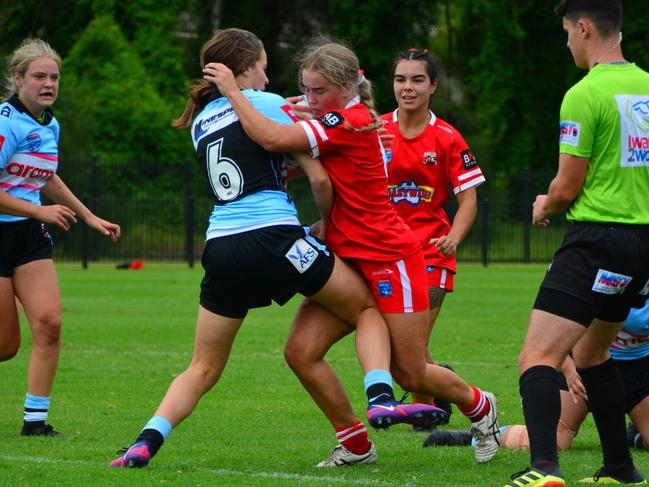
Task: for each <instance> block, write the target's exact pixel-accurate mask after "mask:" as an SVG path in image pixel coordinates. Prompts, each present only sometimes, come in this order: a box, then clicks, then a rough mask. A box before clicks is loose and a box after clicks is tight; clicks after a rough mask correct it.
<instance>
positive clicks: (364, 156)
mask: <svg viewBox="0 0 649 487" xmlns="http://www.w3.org/2000/svg"><path fill="white" fill-rule="evenodd" d="M371 123H372V117H371V115H370V113H369V111H368V110H367V108H366V107H365V105H363V104H362V103H359V101H358V99H355V100H352V101H351V102H350V103H349V104H348V105H347V106H346V107H345V108H344V109H342V110H338V111H331V112H328V113H325V114H324V115H323V116H322V117H320V118H317V119H316V118H314V119H311V120H304V121H301V122H299V125H300V126H301V127H302V128H303V129H304V131H305V132H306V134H307V136H308V138H309V143H310V145H311V156H312V157H313V158H319V159H320V161H321V162H322V164H323V165H324V167H325V169H326V170H327V173H328V174H329V178H330V179H331V183H332V185H333V187H334V190H335V192H336V197H335V200H334V206H333V209H332V212H331V217H330V220H329V222H328V224H327V228H326V241H327V244H328V245H329V246H330V247H331V248H332V249H333V250H334V252H336V253H337V254H338V255H339V256H341V257H350V258H357V259H365V260H374V261H379V262H389V261H395V260H399V259H403V258H405V257H408V256H410V255H413V254H414V253H416V252H418V251H420V245H419V242H418V240H417V237H416V236H415V235H414V233H413V232H412V231H411V230H410V228H409V227H408V225H406V224H405V223H404V221H403V220H402V219H401V218H400V217H399V215H397V212H396V211H395V208H394V206H393V205H392V203H390V198H389V197H388V178H387V172H386V167H385V152H384V150H383V146H382V145H381V142H380V140H379V137H378V133H377V131H376V130H366V131H356V130H353V128H356V129H358V128H363V127H367V126H368V125H369V124H371Z"/></svg>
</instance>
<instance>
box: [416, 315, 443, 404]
mask: <svg viewBox="0 0 649 487" xmlns="http://www.w3.org/2000/svg"><path fill="white" fill-rule="evenodd" d="M440 310H441V306H436V307H434V308H432V309H430V310H429V311H428V334H427V337H426V348H425V358H426V363H428V364H431V365H435V361H434V360H433V357H432V356H431V355H430V350H429V348H428V347H429V346H430V335H431V333H432V332H433V328H434V327H435V322H436V321H437V317H438V316H439V312H440ZM434 401H435V398H434V397H433V396H430V395H426V394H419V393H413V394H412V402H418V403H421V404H432V403H433V402H434Z"/></svg>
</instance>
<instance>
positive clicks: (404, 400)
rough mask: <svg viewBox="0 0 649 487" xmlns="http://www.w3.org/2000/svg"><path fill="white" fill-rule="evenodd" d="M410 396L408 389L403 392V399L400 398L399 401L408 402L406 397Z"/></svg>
mask: <svg viewBox="0 0 649 487" xmlns="http://www.w3.org/2000/svg"><path fill="white" fill-rule="evenodd" d="M409 397H410V393H409V392H408V391H406V392H404V393H403V396H401V399H399V402H406V399H408V398H409Z"/></svg>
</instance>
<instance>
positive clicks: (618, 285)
mask: <svg viewBox="0 0 649 487" xmlns="http://www.w3.org/2000/svg"><path fill="white" fill-rule="evenodd" d="M632 279H633V278H632V277H630V276H625V275H624V274H616V273H615V272H610V271H607V270H604V269H599V270H598V271H597V275H596V276H595V282H594V283H593V291H595V292H596V293H603V294H622V293H623V292H624V290H625V289H626V287H627V286H628V285H629V283H630V282H631V280H632Z"/></svg>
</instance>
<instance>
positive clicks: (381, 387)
mask: <svg viewBox="0 0 649 487" xmlns="http://www.w3.org/2000/svg"><path fill="white" fill-rule="evenodd" d="M365 393H366V394H367V401H368V403H369V404H374V403H375V402H387V401H394V400H395V399H394V390H393V389H392V387H390V384H386V383H385V382H379V383H378V384H374V385H371V386H369V387H368V388H367V390H366V391H365Z"/></svg>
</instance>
